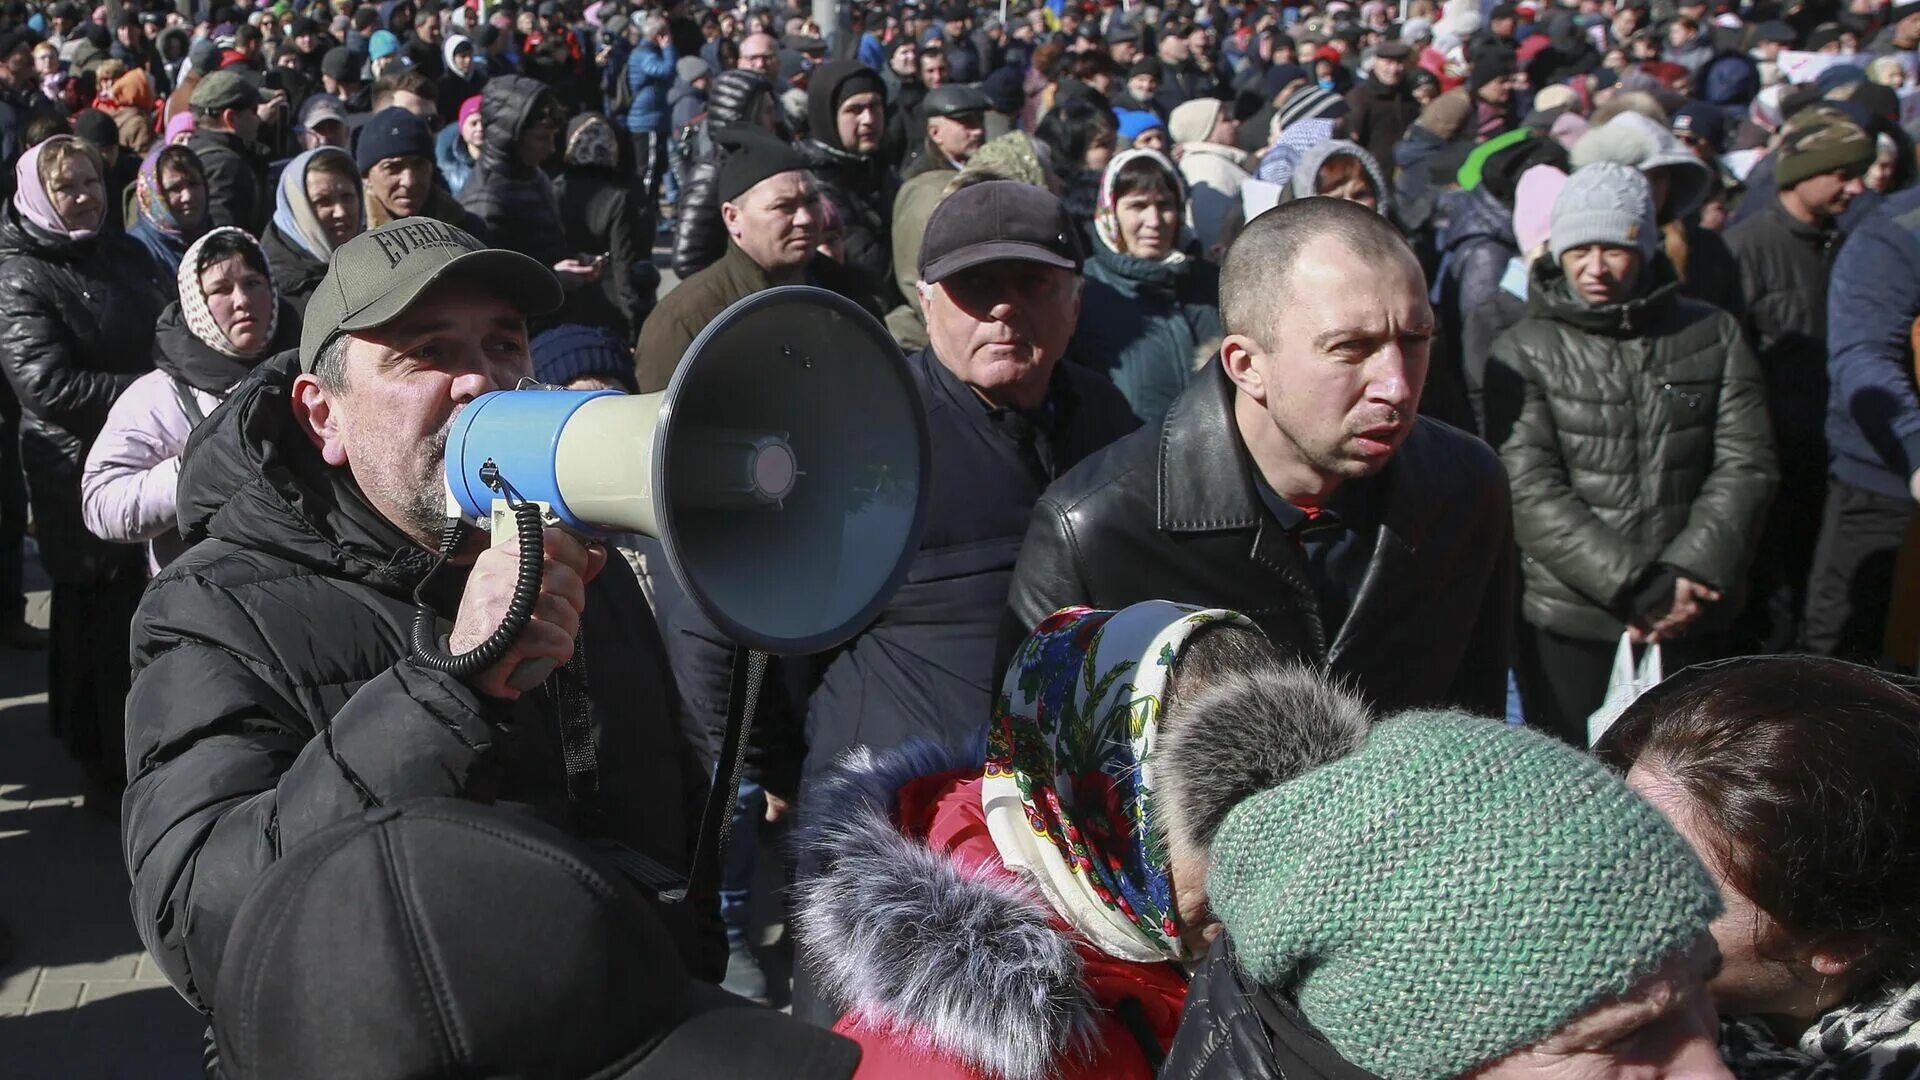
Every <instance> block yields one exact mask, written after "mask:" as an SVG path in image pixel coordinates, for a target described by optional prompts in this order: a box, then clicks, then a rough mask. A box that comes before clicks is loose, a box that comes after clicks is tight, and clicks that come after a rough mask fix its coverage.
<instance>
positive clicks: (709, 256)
mask: <svg viewBox="0 0 1920 1080" xmlns="http://www.w3.org/2000/svg"><path fill="white" fill-rule="evenodd" d="M742 74H745V73H744V72H742ZM771 93H772V88H770V87H769V86H767V84H766V83H765V81H763V80H760V79H758V78H756V79H754V80H752V81H747V80H737V79H718V80H715V82H714V84H713V89H711V90H709V91H708V92H707V119H706V121H705V122H704V123H698V124H688V125H687V127H686V129H685V130H684V131H682V132H681V133H680V134H679V136H678V138H679V139H680V159H681V161H682V162H684V163H685V165H686V168H687V181H686V183H685V184H682V185H681V187H680V212H679V216H678V217H677V218H675V220H674V223H673V272H674V273H675V274H676V275H678V276H679V277H680V279H681V280H683V281H684V280H685V279H687V278H690V277H692V276H693V275H695V274H697V273H699V272H700V271H702V270H705V269H706V268H707V267H709V266H712V265H713V264H714V262H715V261H717V260H718V259H719V258H720V256H721V255H722V254H723V253H725V251H726V250H727V229H726V226H725V225H723V224H721V221H720V200H719V198H718V197H717V196H716V195H715V193H714V184H715V182H716V181H718V180H719V177H720V154H721V150H720V147H719V144H717V143H715V142H714V140H713V133H714V130H715V129H716V128H722V127H726V126H728V125H730V124H739V123H745V122H750V121H751V120H752V119H753V113H754V111H755V110H756V109H758V108H759V106H760V102H761V101H762V100H764V97H763V95H767V94H771Z"/></svg>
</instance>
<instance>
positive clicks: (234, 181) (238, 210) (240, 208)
mask: <svg viewBox="0 0 1920 1080" xmlns="http://www.w3.org/2000/svg"><path fill="white" fill-rule="evenodd" d="M189 100H190V102H191V104H192V106H193V119H194V129H193V136H192V137H191V138H189V139H188V140H187V148H188V149H190V150H192V151H193V152H194V154H196V155H198V157H199V158H200V165H201V168H203V169H205V170H206V174H207V220H209V221H211V222H212V223H213V224H214V225H215V226H222V225H234V226H238V227H240V228H242V229H245V230H247V231H248V232H250V233H252V234H254V235H255V236H258V235H260V233H261V231H262V230H264V229H265V228H266V227H267V218H268V217H269V216H270V215H271V214H272V212H273V199H272V197H271V196H269V195H268V194H267V189H266V170H265V168H264V164H263V162H262V161H261V155H260V150H259V147H258V145H257V144H256V143H255V142H254V135H255V133H256V132H258V131H259V130H260V116H259V114H258V113H256V112H254V110H255V109H256V108H258V107H259V105H260V92H259V90H258V89H257V88H256V87H255V86H254V84H253V83H252V82H251V81H250V80H249V79H248V78H247V77H246V76H245V75H242V74H240V73H239V72H238V71H236V70H234V69H232V68H223V69H221V70H219V71H216V72H214V73H213V74H211V75H208V76H207V77H205V78H203V79H201V80H200V85H198V86H196V87H194V88H193V97H192V98H191V99H189Z"/></svg>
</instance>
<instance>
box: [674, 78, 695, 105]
mask: <svg viewBox="0 0 1920 1080" xmlns="http://www.w3.org/2000/svg"><path fill="white" fill-rule="evenodd" d="M702 93H703V91H701V90H698V89H696V88H695V87H694V85H693V84H692V83H690V82H688V81H687V80H685V79H675V80H674V82H673V89H671V90H668V91H667V104H669V105H678V104H680V103H681V102H683V101H685V100H687V99H688V98H690V97H698V96H700V95H701V94H702Z"/></svg>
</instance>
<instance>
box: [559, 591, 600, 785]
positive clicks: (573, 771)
mask: <svg viewBox="0 0 1920 1080" xmlns="http://www.w3.org/2000/svg"><path fill="white" fill-rule="evenodd" d="M553 684H554V690H555V693H554V702H555V704H556V705H557V706H558V707H559V711H560V756H561V757H562V758H563V759H564V760H565V762H566V766H567V801H568V802H571V803H573V804H574V805H575V806H578V807H581V808H584V809H587V810H589V811H591V812H592V813H593V814H594V815H596V816H597V815H598V814H599V812H600V799H599V796H600V760H599V756H598V755H597V754H596V753H595V752H594V749H593V693H592V691H591V690H590V689H589V688H588V685H587V635H586V627H584V626H583V627H581V628H580V629H579V630H578V631H577V632H575V634H574V635H573V655H572V656H569V657H567V663H566V666H565V667H562V668H561V669H560V670H559V671H557V672H555V673H554V678H553Z"/></svg>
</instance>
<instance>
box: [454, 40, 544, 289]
mask: <svg viewBox="0 0 1920 1080" xmlns="http://www.w3.org/2000/svg"><path fill="white" fill-rule="evenodd" d="M551 94H552V92H551V91H549V90H548V89H547V88H546V87H545V86H544V85H542V84H541V83H539V82H536V81H535V80H533V79H529V78H526V77H525V76H521V75H505V76H502V77H500V78H498V79H494V80H492V81H490V82H488V83H487V88H486V91H485V92H484V93H483V94H482V96H481V106H480V113H481V115H482V116H483V117H484V118H485V121H486V146H485V147H484V149H483V150H482V151H481V154H480V163H479V164H477V165H475V166H474V167H473V172H472V173H470V174H468V176H467V182H466V184H465V185H463V186H462V187H461V188H460V205H461V206H463V207H465V208H466V209H467V210H468V211H469V212H471V213H472V214H473V215H474V216H475V217H477V218H479V219H480V222H481V224H482V225H484V226H485V227H486V230H487V232H488V234H489V238H490V239H491V241H492V243H493V246H495V247H502V248H506V249H507V250H509V251H518V252H520V253H521V254H522V255H527V256H529V257H531V258H532V259H533V260H534V261H536V262H538V263H540V264H541V265H542V266H552V265H553V264H555V263H557V262H560V261H561V260H563V259H565V258H567V257H568V255H570V254H571V252H569V251H568V250H567V242H566V229H565V227H564V226H563V224H562V223H561V220H560V202H559V198H558V196H556V195H555V194H554V190H553V183H552V182H551V181H549V180H548V179H547V174H546V173H544V172H541V171H540V167H539V166H537V165H527V164H523V163H522V162H521V161H520V158H519V155H518V149H517V148H518V147H519V144H520V139H521V137H522V136H523V135H524V134H525V132H526V129H527V126H528V125H529V124H530V123H531V122H532V121H533V119H534V117H535V116H536V115H537V113H538V111H539V110H540V109H543V108H546V107H547V106H548V105H550V104H551V103H552V100H553V98H552V96H551Z"/></svg>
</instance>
